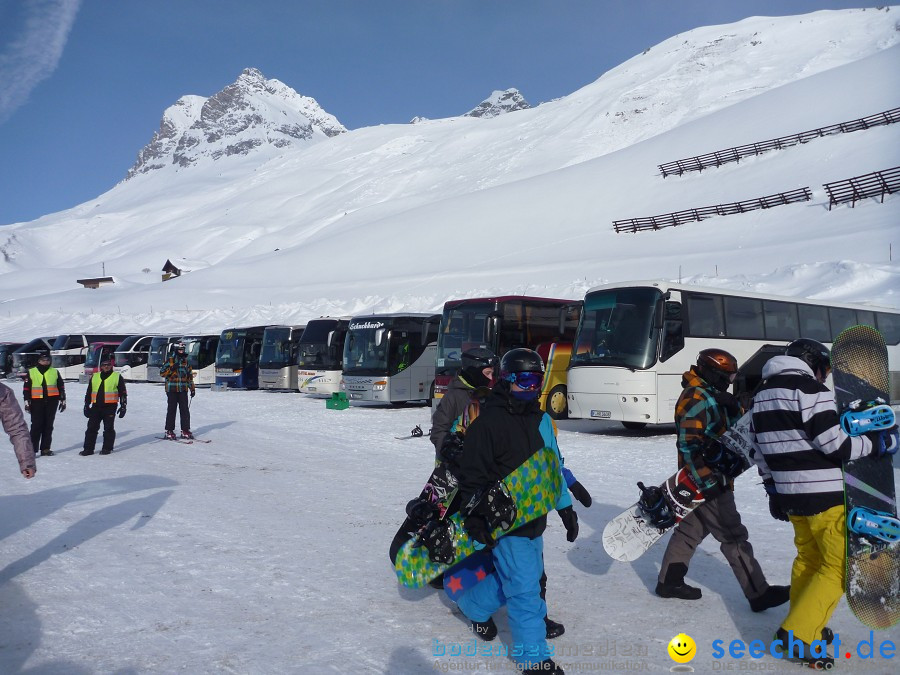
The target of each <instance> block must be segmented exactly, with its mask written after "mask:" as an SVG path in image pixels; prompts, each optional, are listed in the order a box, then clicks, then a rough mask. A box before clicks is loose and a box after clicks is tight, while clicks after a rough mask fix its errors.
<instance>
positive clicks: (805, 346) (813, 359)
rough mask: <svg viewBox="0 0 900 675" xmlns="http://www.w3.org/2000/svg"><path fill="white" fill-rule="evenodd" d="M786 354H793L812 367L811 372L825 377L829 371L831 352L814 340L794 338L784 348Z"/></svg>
mask: <svg viewBox="0 0 900 675" xmlns="http://www.w3.org/2000/svg"><path fill="white" fill-rule="evenodd" d="M784 353H785V354H786V355H787V356H794V357H796V358H798V359H800V360H801V361H803V362H804V363H806V365H808V366H809V367H810V368H812V371H813V374H814V375H818V374H821V375H822V376H823V377H827V376H828V373H829V372H830V371H831V352H830V351H828V347H826V346H825V345H823V344H822V343H821V342H817V341H816V340H810V339H809V338H800V339H799V340H794V341H793V342H792V343H791V344H789V345H788V346H787V349H785V350H784Z"/></svg>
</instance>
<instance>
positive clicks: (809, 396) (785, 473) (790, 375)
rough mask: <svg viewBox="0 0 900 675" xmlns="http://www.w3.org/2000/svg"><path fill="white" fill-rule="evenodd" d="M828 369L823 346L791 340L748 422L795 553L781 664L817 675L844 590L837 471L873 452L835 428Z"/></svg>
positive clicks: (866, 441) (772, 364)
mask: <svg viewBox="0 0 900 675" xmlns="http://www.w3.org/2000/svg"><path fill="white" fill-rule="evenodd" d="M830 371H831V353H830V352H829V350H828V348H827V347H825V345H823V344H822V343H821V342H817V341H816V340H811V339H808V338H800V339H799V340H794V341H793V342H792V343H791V344H789V345H788V346H787V349H786V350H785V354H784V356H775V357H773V358H772V359H770V360H769V361H768V363H766V365H765V366H764V367H763V371H762V377H763V383H762V385H761V386H760V387H759V389H758V391H757V392H756V394H755V395H754V397H753V409H752V422H751V431H752V434H751V435H752V437H753V441H754V442H755V444H756V447H757V448H758V449H759V450H760V451H761V453H762V459H761V460H758V459H754V461H756V462H757V466H758V468H759V472H760V474H761V475H762V477H763V485H764V486H765V488H766V492H767V493H768V495H769V511H770V513H771V514H772V517H774V518H777V519H778V520H783V521H785V522H787V521H788V520H790V522H791V524H792V525H793V526H794V544H795V545H796V547H797V557H796V559H795V560H794V565H793V568H792V571H791V594H790V609H789V610H788V615H787V617H785V619H784V621H782V623H781V626H780V627H779V628H778V630H777V631H776V633H775V638H776V640H780V641H781V646H782V651H783V652H784V654H785V658H788V659H790V660H792V661H798V662H800V663H804V664H806V665H809V666H811V667H813V668H816V669H819V670H822V669H829V668H831V667H833V666H834V659H833V658H831V657H830V656H829V655H828V652H827V649H826V648H825V645H827V644H828V643H830V642H831V638H833V637H834V633H833V631H832V630H831V629H830V628H828V627H827V626H826V624H827V623H828V620H829V619H830V618H831V615H832V614H833V613H834V610H835V608H836V607H837V604H838V602H839V601H840V599H841V596H842V595H843V593H844V586H845V584H846V579H845V572H844V570H845V565H846V548H845V544H844V540H845V537H846V527H847V525H846V514H845V512H844V472H843V470H842V465H843V462H845V461H847V460H851V459H853V460H855V459H860V458H862V457H866V456H868V455H871V454H872V453H873V448H874V447H875V445H873V443H872V440H871V439H870V438H868V437H866V436H855V437H854V436H848V435H847V434H846V433H844V431H843V429H841V425H840V422H839V418H838V413H837V406H836V404H835V401H834V394H833V393H832V392H831V391H830V390H829V389H828V388H827V387H826V386H825V380H826V379H827V377H828V374H829V372H830ZM823 643H824V644H823ZM773 646H776V648H777V645H773Z"/></svg>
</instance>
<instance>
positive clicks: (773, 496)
mask: <svg viewBox="0 0 900 675" xmlns="http://www.w3.org/2000/svg"><path fill="white" fill-rule="evenodd" d="M763 488H765V490H766V494H767V495H769V514H770V515H771V516H772V517H773V518H774V519H775V520H781V521H784V522H785V523H787V522H789V520H788V517H787V514H786V513H785V512H784V509H782V508H781V503H780V502H779V500H778V490H776V489H775V481H774V479H772V478H766V479H765V480H764V481H763Z"/></svg>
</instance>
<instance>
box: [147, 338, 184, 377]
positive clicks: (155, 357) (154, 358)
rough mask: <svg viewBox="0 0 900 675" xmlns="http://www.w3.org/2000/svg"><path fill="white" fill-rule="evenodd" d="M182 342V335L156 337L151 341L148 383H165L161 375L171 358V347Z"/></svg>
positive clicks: (148, 360) (148, 357) (148, 359)
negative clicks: (164, 365)
mask: <svg viewBox="0 0 900 675" xmlns="http://www.w3.org/2000/svg"><path fill="white" fill-rule="evenodd" d="M179 340H181V336H180V335H156V336H155V337H153V338H152V339H151V340H150V354H149V355H148V356H147V382H165V378H164V377H163V376H162V375H160V374H159V371H160V369H161V368H162V367H163V364H164V363H165V362H166V358H167V357H168V356H169V345H171V344H172V343H173V342H178V341H179Z"/></svg>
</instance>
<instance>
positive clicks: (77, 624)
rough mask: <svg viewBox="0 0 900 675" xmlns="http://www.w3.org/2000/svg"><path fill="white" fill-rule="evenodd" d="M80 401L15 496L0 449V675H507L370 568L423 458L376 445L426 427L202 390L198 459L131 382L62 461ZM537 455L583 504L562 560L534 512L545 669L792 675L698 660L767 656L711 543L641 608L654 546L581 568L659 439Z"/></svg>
mask: <svg viewBox="0 0 900 675" xmlns="http://www.w3.org/2000/svg"><path fill="white" fill-rule="evenodd" d="M82 386H83V385H79V384H77V383H72V384H71V385H70V390H69V392H68V394H69V397H70V401H71V407H70V409H68V410H67V411H66V412H64V413H62V414H61V415H60V416H58V418H57V424H56V431H55V434H54V436H55V440H54V444H53V445H54V449H55V451H56V453H57V455H56V456H55V457H50V458H39V460H38V474H37V476H36V477H35V478H34V479H32V480H30V481H25V480H24V479H22V478H21V476H20V475H19V473H18V471H17V467H16V464H15V460H14V458H13V457H12V453H11V452H10V451H7V450H4V454H5V455H6V459H3V460H2V462H0V475H2V481H3V490H2V496H0V513H2V514H3V517H2V519H0V533H2V540H3V545H2V546H0V607H2V612H0V636H2V638H0V672H3V673H32V674H33V673H42V674H43V673H46V674H51V673H52V674H56V673H65V674H68V675H71V674H87V673H174V672H185V673H260V674H264V673H265V674H268V673H313V672H333V673H392V674H393V673H399V674H407V673H408V674H413V673H426V672H473V671H474V672H503V671H504V670H507V671H512V669H513V664H512V661H510V660H508V659H506V658H503V657H501V656H498V655H496V652H494V653H493V654H488V655H484V654H481V655H479V656H474V657H470V656H464V655H451V653H452V652H453V651H454V650H457V653H458V652H459V651H460V650H462V651H463V654H465V649H466V648H468V649H472V648H473V646H474V645H475V643H474V642H473V640H475V638H474V637H473V635H472V633H471V632H470V631H469V626H468V623H467V622H466V621H465V620H464V619H463V618H462V617H461V615H460V614H459V612H458V611H457V610H456V608H455V605H453V604H452V603H451V602H450V601H449V600H448V599H447V598H446V596H445V595H444V594H443V593H441V592H437V591H434V590H432V589H423V590H410V589H404V588H401V587H400V586H399V585H398V584H397V582H396V579H395V577H394V573H393V569H392V567H391V565H390V563H389V561H388V555H387V549H388V544H389V542H390V540H391V538H392V536H393V535H394V533H395V532H396V530H397V528H398V527H399V525H400V522H401V521H402V519H403V515H404V513H403V508H404V505H405V503H406V502H407V501H408V500H409V499H411V498H412V497H414V496H415V495H416V494H418V491H419V490H420V489H421V486H422V483H423V482H424V480H425V478H426V477H427V475H428V473H429V471H430V465H431V461H432V457H433V454H432V452H433V451H432V449H431V445H430V444H429V443H428V440H427V438H425V439H411V440H396V439H395V438H394V437H395V436H402V435H405V434H407V433H409V430H410V429H411V428H412V427H413V426H415V425H416V424H420V425H421V426H422V427H423V428H424V429H426V430H427V429H428V425H429V411H428V409H427V408H423V407H416V406H410V407H361V406H356V405H354V406H352V407H351V408H350V409H349V410H344V411H333V410H328V409H326V407H325V403H324V401H323V400H321V399H315V398H308V397H305V396H303V395H301V394H296V393H275V392H264V391H252V392H245V391H228V392H214V391H210V390H208V389H205V390H199V391H198V393H197V397H196V398H195V399H194V402H193V405H192V408H191V414H192V418H193V428H194V431H195V432H196V433H197V434H198V436H201V437H204V438H208V439H211V441H212V442H211V443H209V444H200V443H194V444H193V445H184V444H179V443H172V442H168V441H156V440H155V437H157V436H160V435H161V431H162V428H163V420H164V415H165V395H164V393H163V389H162V387H161V386H159V385H152V384H133V385H131V386H130V387H129V405H128V414H127V415H126V417H125V418H124V419H122V420H117V422H116V427H117V430H118V438H117V441H116V450H115V452H114V453H113V454H112V455H109V456H100V455H94V456H91V457H81V456H79V455H78V451H79V450H80V449H81V443H82V440H83V433H84V427H85V422H86V420H85V419H84V417H82V415H81V412H80V405H79V400H80V399H81V397H82V396H83V389H82ZM559 440H560V447H561V448H562V450H563V453H564V455H565V456H566V463H567V465H568V466H569V467H570V468H571V469H572V470H573V471H574V472H575V474H576V475H577V476H578V478H579V480H580V481H581V482H582V483H583V484H584V485H585V486H586V487H587V488H588V489H589V490H590V492H591V493H592V495H593V497H594V500H595V502H594V505H593V506H591V508H589V509H585V508H584V507H581V506H579V505H577V504H576V509H577V511H578V513H579V517H580V524H581V533H580V535H579V537H578V540H577V541H576V542H574V543H573V544H570V543H568V542H566V540H565V531H564V529H563V527H562V524H561V522H560V521H559V519H558V518H557V517H556V516H555V515H553V514H551V516H550V520H549V526H548V529H547V533H546V535H545V538H544V540H545V549H546V551H545V558H546V568H547V573H548V576H549V589H548V595H547V597H548V604H549V608H550V616H551V618H554V619H556V620H557V621H561V622H562V623H563V624H565V626H566V633H565V635H564V636H562V637H560V638H558V639H557V640H555V641H554V643H553V644H554V645H555V647H556V649H557V650H558V654H559V656H558V658H557V660H558V661H559V662H560V663H563V664H573V665H570V666H569V667H568V669H567V672H585V671H587V672H592V671H616V670H618V671H622V670H626V669H627V670H628V671H641V670H646V671H653V672H663V671H667V670H669V668H670V667H671V666H673V665H674V664H673V662H672V661H671V659H670V658H669V656H668V655H667V651H666V647H667V644H668V642H669V641H670V640H671V639H672V638H673V637H674V636H675V635H677V634H678V633H681V632H684V633H687V634H688V635H690V636H692V637H693V639H694V640H695V641H696V643H697V647H698V655H697V657H696V658H695V659H694V660H693V661H692V662H691V663H690V664H689V665H691V666H693V667H694V668H695V670H696V671H697V672H713V671H717V670H735V671H737V670H740V669H748V668H751V667H752V668H754V669H758V670H787V671H790V670H793V669H794V668H795V667H794V666H790V665H786V664H783V663H782V662H780V661H776V660H775V659H774V658H771V657H769V656H765V657H763V658H762V659H760V660H751V659H749V658H747V657H746V656H745V657H744V658H743V659H732V658H730V657H728V656H727V655H726V656H725V657H724V658H721V659H715V658H714V657H713V652H712V643H713V640H716V639H719V640H724V641H725V649H727V647H728V644H729V643H730V642H731V641H732V640H743V641H745V642H749V641H751V640H764V641H768V640H770V639H771V635H772V633H773V632H774V630H775V628H776V627H777V625H778V623H779V622H780V620H781V619H782V618H783V616H784V613H785V610H784V609H783V608H779V609H774V610H769V611H767V612H764V613H761V614H753V613H752V612H750V609H749V606H748V605H747V603H746V601H745V600H744V599H743V596H742V595H741V592H740V589H739V587H738V585H737V582H736V581H735V580H734V578H733V576H732V573H731V571H730V569H729V567H728V564H727V563H726V561H725V559H724V558H723V556H722V555H721V553H720V552H719V551H718V549H717V547H716V546H715V542H714V541H712V540H708V541H707V542H704V544H703V545H702V547H701V548H700V550H699V551H698V553H697V555H696V557H695V559H694V561H693V564H692V565H691V570H690V574H689V580H690V581H691V582H692V583H695V584H697V585H699V586H701V587H702V589H703V594H704V596H703V599H702V600H700V601H697V602H687V601H680V600H662V599H660V598H657V597H656V596H655V595H653V593H652V590H653V587H654V585H655V583H656V574H657V572H658V569H659V562H660V559H661V557H662V553H663V550H664V547H665V541H663V542H662V543H660V544H658V545H657V546H656V547H655V548H653V549H652V550H651V551H650V552H648V553H647V554H646V555H645V556H644V557H643V558H641V559H640V560H638V561H637V562H635V563H634V564H624V563H616V562H613V561H612V560H611V559H610V558H608V557H607V556H606V554H605V553H604V552H603V548H602V545H601V540H600V535H601V532H602V530H603V527H604V525H605V524H606V522H607V521H608V520H609V519H610V518H611V517H612V516H613V515H615V514H616V513H618V512H619V511H620V510H622V509H623V508H624V507H626V506H627V505H629V504H630V503H632V502H633V501H634V499H635V498H636V493H637V488H636V487H635V483H636V481H638V480H643V481H645V482H650V481H657V480H662V479H663V478H665V477H666V476H667V475H668V474H669V473H671V471H672V470H673V468H674V466H675V456H674V453H675V450H674V427H671V426H661V427H657V428H654V429H652V430H651V431H649V432H647V433H634V432H628V431H625V430H623V429H622V428H621V427H619V426H617V425H614V424H606V423H600V422H588V421H574V420H573V421H565V422H561V423H560V438H559ZM6 447H7V448H8V447H9V446H8V445H6ZM758 482H759V481H758V479H757V478H756V476H755V475H749V474H745V475H744V476H742V477H741V478H740V479H739V480H738V484H737V498H738V501H739V505H740V508H741V511H742V513H743V515H744V520H745V523H746V524H747V527H748V528H749V530H750V536H751V542H752V543H753V545H754V548H755V551H756V553H757V556H758V558H759V560H760V562H761V564H762V566H763V569H764V570H765V572H766V574H767V575H768V578H769V580H770V582H772V583H787V582H788V580H789V577H790V564H791V560H792V559H793V551H794V548H793V545H792V542H791V531H790V528H789V527H788V526H787V525H786V524H784V523H780V522H777V521H775V520H772V519H771V517H770V516H769V514H768V509H767V506H766V499H765V496H764V494H763V491H762V488H761V486H759V485H758ZM497 623H498V626H499V627H500V636H499V639H498V640H496V641H495V642H494V643H491V644H492V645H493V646H494V648H495V649H496V648H497V646H498V645H499V644H501V643H505V644H508V642H509V637H510V636H509V630H508V624H507V621H506V614H505V610H501V611H500V612H499V613H498V615H497ZM831 625H832V626H833V627H834V629H835V631H836V632H838V634H839V635H840V638H841V640H842V644H843V645H844V646H845V647H846V646H848V645H849V646H850V647H851V649H850V650H849V651H850V652H851V653H852V656H851V658H850V659H847V658H842V659H841V663H840V664H839V665H840V667H841V669H842V671H843V672H866V673H869V672H871V673H892V672H896V667H895V665H894V660H893V659H885V658H882V657H880V656H876V657H875V658H873V659H868V660H863V659H860V658H859V656H858V654H857V653H856V645H857V643H859V642H860V641H862V640H868V639H869V631H868V629H866V628H865V627H864V626H863V625H862V624H860V623H859V622H858V621H857V620H856V619H855V618H854V617H853V615H852V614H851V613H850V611H849V609H848V608H847V606H846V603H845V602H843V601H842V602H841V604H840V606H839V608H838V610H837V612H836V613H835V615H834V618H833V620H832V622H831ZM887 639H890V640H893V642H894V643H895V644H896V643H898V642H900V629H897V628H895V629H891V630H888V631H880V632H878V633H876V634H875V644H876V647H877V645H878V644H880V643H881V642H882V641H884V640H887ZM482 644H483V643H478V645H477V646H478V647H481V645H482ZM441 650H444V652H445V653H444V654H443V655H440V652H441ZM842 651H843V649H842ZM863 653H865V652H863ZM876 654H877V652H876Z"/></svg>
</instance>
